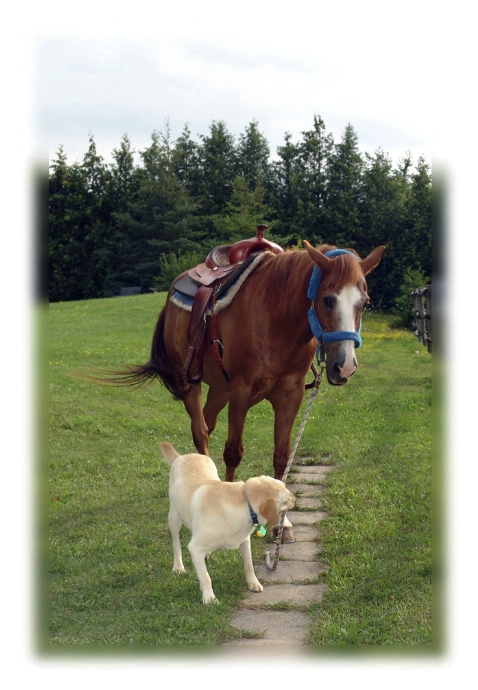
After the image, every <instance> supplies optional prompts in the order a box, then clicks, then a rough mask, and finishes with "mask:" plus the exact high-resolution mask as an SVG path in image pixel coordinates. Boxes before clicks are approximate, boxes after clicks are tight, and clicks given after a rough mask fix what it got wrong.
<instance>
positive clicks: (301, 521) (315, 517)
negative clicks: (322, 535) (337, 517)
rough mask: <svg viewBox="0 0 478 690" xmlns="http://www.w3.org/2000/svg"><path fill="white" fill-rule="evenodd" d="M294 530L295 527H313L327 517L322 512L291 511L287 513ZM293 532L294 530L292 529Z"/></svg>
mask: <svg viewBox="0 0 478 690" xmlns="http://www.w3.org/2000/svg"><path fill="white" fill-rule="evenodd" d="M287 514H288V516H289V519H290V521H291V522H292V524H293V526H294V528H295V526H296V525H315V523H316V522H320V521H321V520H324V519H325V518H326V517H327V513H326V512H324V511H323V510H307V511H303V512H300V511H294V510H293V511H291V512H290V513H287ZM294 531H295V529H294Z"/></svg>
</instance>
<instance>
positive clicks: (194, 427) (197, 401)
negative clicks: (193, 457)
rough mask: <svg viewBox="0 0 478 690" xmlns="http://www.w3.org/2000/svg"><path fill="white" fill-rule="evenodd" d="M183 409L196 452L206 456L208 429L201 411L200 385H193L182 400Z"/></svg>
mask: <svg viewBox="0 0 478 690" xmlns="http://www.w3.org/2000/svg"><path fill="white" fill-rule="evenodd" d="M183 403H184V407H185V408H186V410H187V413H188V415H189V416H190V418H191V432H192V436H193V441H194V445H195V446H196V449H197V452H198V453H202V454H203V455H208V439H209V429H208V426H207V424H206V421H205V419H204V414H203V411H202V393H201V384H193V385H192V386H191V388H190V390H189V391H188V392H187V393H186V395H185V396H184V398H183Z"/></svg>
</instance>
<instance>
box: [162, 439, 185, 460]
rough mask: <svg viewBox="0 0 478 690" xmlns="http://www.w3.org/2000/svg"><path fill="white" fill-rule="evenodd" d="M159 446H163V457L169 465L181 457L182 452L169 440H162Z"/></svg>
mask: <svg viewBox="0 0 478 690" xmlns="http://www.w3.org/2000/svg"><path fill="white" fill-rule="evenodd" d="M159 447H160V448H161V452H162V454H163V458H164V459H165V460H166V462H167V463H168V465H172V464H173V462H174V461H175V460H176V458H179V456H180V453H178V451H177V450H176V448H175V447H174V446H173V445H171V443H168V442H167V441H160V443H159Z"/></svg>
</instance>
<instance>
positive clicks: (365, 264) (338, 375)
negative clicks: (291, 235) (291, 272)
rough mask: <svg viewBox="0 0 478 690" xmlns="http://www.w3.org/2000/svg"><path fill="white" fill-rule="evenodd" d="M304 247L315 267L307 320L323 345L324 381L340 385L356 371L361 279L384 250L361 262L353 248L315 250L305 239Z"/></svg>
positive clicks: (364, 300) (364, 297)
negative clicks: (311, 304)
mask: <svg viewBox="0 0 478 690" xmlns="http://www.w3.org/2000/svg"><path fill="white" fill-rule="evenodd" d="M304 244H305V247H306V249H307V251H308V253H309V256H310V258H311V259H312V261H313V262H314V264H315V265H316V266H317V267H318V271H315V274H316V276H317V280H316V285H317V286H318V293H317V292H316V293H315V294H313V295H312V294H309V297H311V299H312V300H313V307H312V308H311V310H310V312H309V319H310V321H311V326H312V329H313V332H314V335H315V337H316V338H318V339H319V341H320V342H322V344H323V345H322V346H323V349H324V352H325V356H326V372H327V378H328V381H329V383H331V384H332V385H335V386H341V385H343V384H344V383H347V382H348V380H349V379H350V377H351V376H352V375H353V374H354V373H355V371H356V369H357V358H356V356H355V349H356V347H358V346H359V345H360V335H359V332H360V324H361V319H362V312H363V311H364V309H365V308H366V306H367V304H368V302H369V298H368V294H367V283H366V281H365V276H366V275H367V274H368V273H370V271H372V270H373V269H374V268H375V267H376V266H377V265H378V264H379V263H380V259H381V258H382V253H383V250H384V249H385V247H383V246H380V247H376V248H375V249H374V250H373V251H372V252H371V253H370V254H369V255H368V256H367V257H366V258H365V259H363V260H362V259H360V257H359V256H358V254H357V253H356V252H355V251H354V250H353V249H348V250H346V251H345V252H343V251H342V252H341V253H338V252H336V251H334V250H335V247H330V246H326V245H324V246H322V247H320V248H319V249H316V248H315V247H312V245H311V244H309V242H307V241H306V240H304ZM326 254H328V256H326ZM311 285H312V282H311ZM310 290H311V288H309V291H310ZM313 292H314V289H313V288H312V293H313ZM322 332H323V333H322Z"/></svg>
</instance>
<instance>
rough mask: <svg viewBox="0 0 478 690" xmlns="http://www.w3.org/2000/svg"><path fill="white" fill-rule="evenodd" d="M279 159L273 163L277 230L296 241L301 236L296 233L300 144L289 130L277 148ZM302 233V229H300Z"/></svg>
mask: <svg viewBox="0 0 478 690" xmlns="http://www.w3.org/2000/svg"><path fill="white" fill-rule="evenodd" d="M277 154H278V160H277V161H274V163H273V164H272V173H271V176H272V186H273V192H272V194H271V201H270V204H271V206H272V207H273V209H274V211H275V214H276V218H277V223H276V225H275V228H276V232H277V233H279V234H280V235H282V236H284V237H288V238H289V240H290V242H291V243H292V242H294V241H296V240H298V239H300V237H299V236H298V235H297V234H295V233H296V231H297V227H296V224H295V219H296V214H297V208H298V205H299V172H298V156H299V149H298V146H296V145H295V144H293V143H292V135H291V134H290V132H287V133H286V134H285V137H284V145H283V146H279V147H278V148H277ZM299 233H300V234H301V233H302V230H299Z"/></svg>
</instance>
